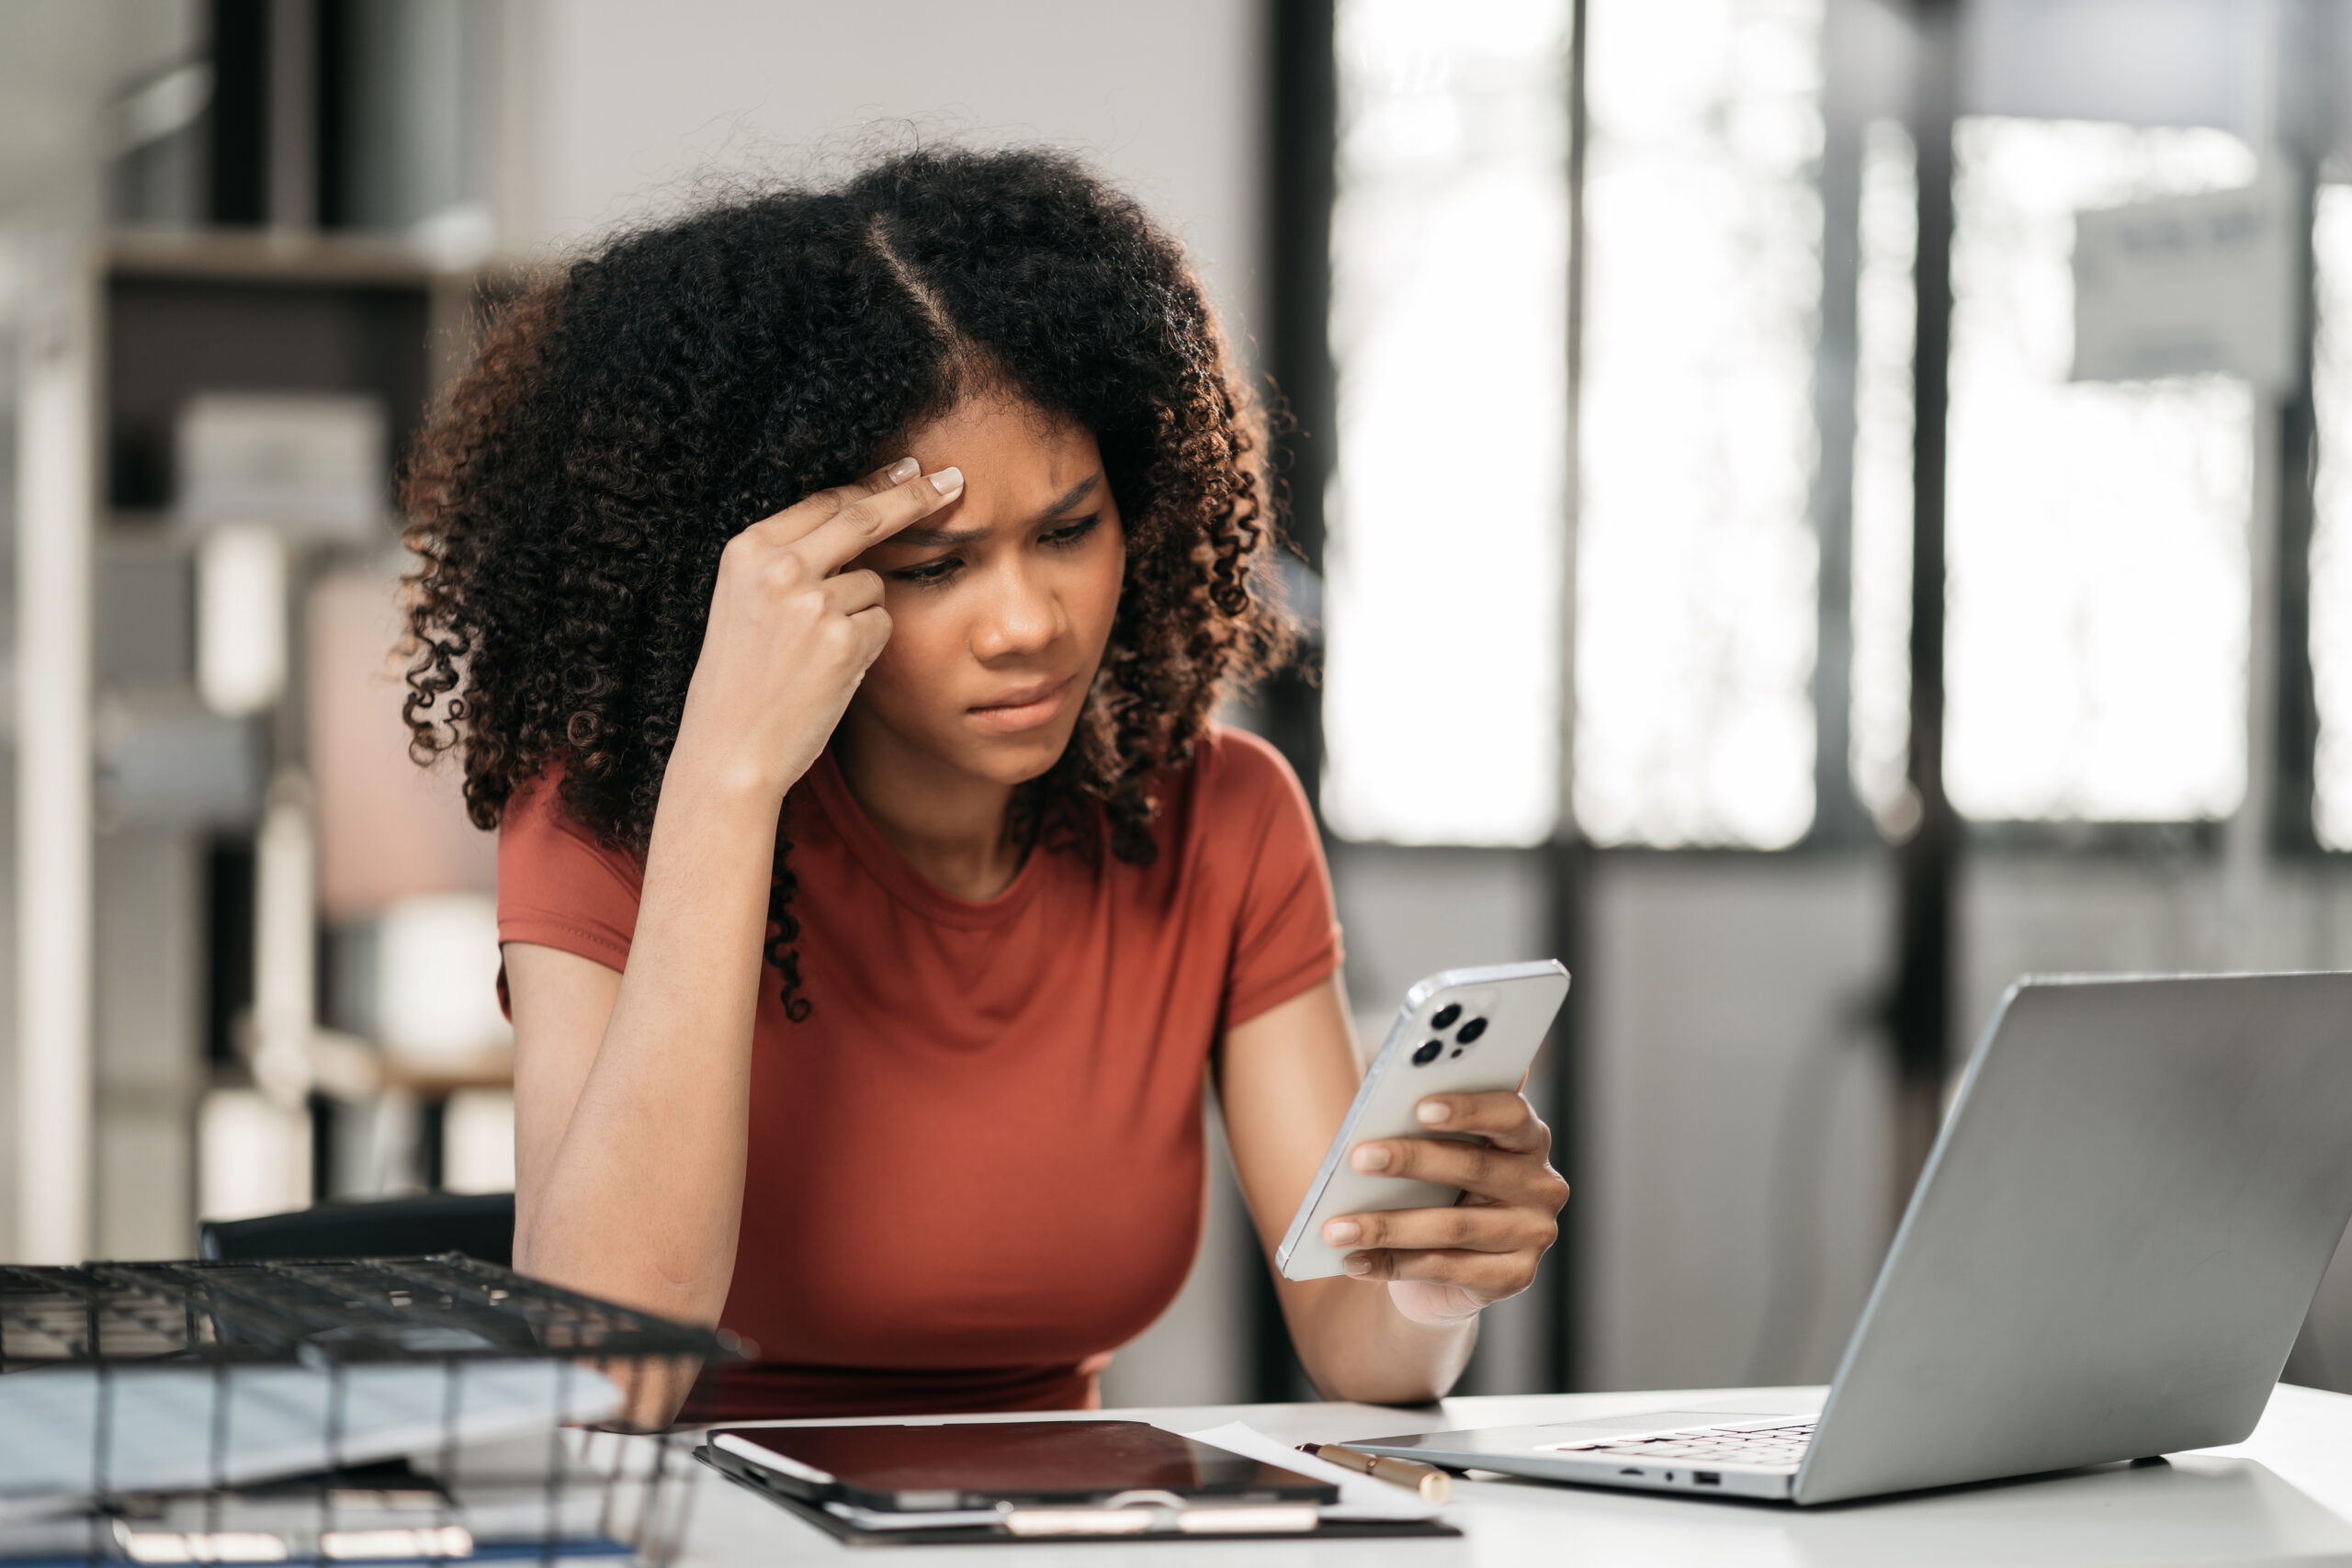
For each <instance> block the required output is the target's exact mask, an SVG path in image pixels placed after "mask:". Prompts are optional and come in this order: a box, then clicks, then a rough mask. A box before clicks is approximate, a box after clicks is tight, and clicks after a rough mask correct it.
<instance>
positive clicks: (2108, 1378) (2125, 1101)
mask: <svg viewBox="0 0 2352 1568" xmlns="http://www.w3.org/2000/svg"><path fill="white" fill-rule="evenodd" d="M2347 1220H2352V975H2227V976H2188V977H2174V978H2164V979H2143V978H2120V979H2079V978H2065V979H2030V980H2023V981H2020V982H2018V984H2017V985H2015V986H2013V987H2010V988H2009V992H2008V995H2007V996H2006V997H2005V998H2002V1001H2001V1005H2000V1007H1999V1008H1998V1009H1997V1010H1996V1011H1995V1013H1994V1015H1993V1021H1992V1023H1991V1024H1990V1026H1988V1027H1987V1029H1986V1030H1985V1038H1984V1040H1983V1041H1982V1042H1981V1043H1979V1044H1978V1045H1977V1047H1976V1055H1975V1056H1974V1058H1973V1060H1972V1061H1971V1062H1970V1063H1969V1065H1968V1072H1967V1076H1966V1077H1964V1078H1963V1079H1962V1082H1961V1087H1960V1094H1959V1096H1958V1098H1957V1099H1956V1100H1954V1102H1953V1104H1952V1108H1951V1114H1950V1115H1949V1116H1948V1117H1947V1118H1946V1119H1945V1122H1944V1125H1943V1131H1942V1134H1941V1135H1940V1136H1939V1138H1938V1139H1937V1140H1936V1146H1935V1149H1934V1152H1933V1153H1932V1154H1930V1155H1929V1156H1928V1165H1927V1168H1926V1170H1925V1171H1923V1172H1922V1173H1921V1174H1920V1177H1919V1184H1918V1186H1917V1188H1915V1189H1914V1190H1913V1191H1912V1194H1911V1205H1910V1208H1909V1209H1908V1211H1907V1212H1905V1214H1904V1216H1903V1224H1902V1226H1901V1228H1899V1229H1898V1230H1897V1231H1896V1232H1895V1235H1894V1246H1893V1247H1891V1248H1889V1249H1888V1252H1887V1255H1886V1261H1885V1263H1884V1265H1883V1266H1882V1267H1881V1269H1879V1275H1878V1282H1877V1284H1876V1285H1874V1286H1873V1287H1872V1288H1871V1294H1870V1300H1869V1301H1868V1302H1867V1303H1864V1305H1863V1307H1862V1314H1861V1318H1860V1321H1859V1322H1857V1323H1856V1324H1855V1325H1854V1333H1853V1337H1852V1338H1851V1339H1850V1340H1849V1341H1848V1343H1847V1346H1846V1354H1845V1356H1844V1358H1843V1359H1841V1360H1840V1361H1839V1363H1838V1376H1837V1381H1836V1382H1833V1383H1832V1384H1831V1385H1830V1389H1829V1398H1828V1402H1827V1403H1826V1404H1825V1405H1824V1406H1823V1407H1822V1409H1821V1411H1820V1413H1819V1414H1818V1415H1817V1416H1815V1415H1814V1414H1811V1413H1808V1412H1802V1411H1792V1412H1785V1413H1780V1414H1770V1413H1761V1412H1758V1411H1754V1410H1750V1411H1744V1412H1742V1411H1733V1412H1724V1411H1714V1412H1710V1411H1693V1410H1679V1411H1652V1412H1647V1413H1645V1414H1642V1415H1635V1416H1624V1417H1622V1418H1618V1419H1613V1420H1608V1421H1582V1422H1575V1423H1568V1424H1563V1425H1555V1426H1548V1427H1502V1428H1496V1429H1492V1430H1486V1431H1466V1432H1436V1433H1430V1434H1424V1435H1419V1436H1412V1437H1400V1438H1384V1439H1381V1440H1378V1441H1374V1442H1361V1441H1358V1440H1356V1439H1354V1438H1350V1439H1349V1445H1350V1446H1351V1447H1352V1448H1359V1449H1364V1450H1369V1451H1371V1452H1373V1453H1385V1454H1397V1455H1401V1456H1403V1457H1405V1458H1408V1459H1416V1460H1420V1461H1424V1462H1427V1463H1431V1464H1440V1465H1444V1466H1447V1467H1449V1468H1452V1469H1455V1470H1469V1469H1478V1470H1492V1471H1501V1472H1507V1473H1510V1474H1513V1475H1523V1476H1532V1477H1537V1478H1541V1479H1544V1480H1549V1481H1573V1482H1582V1483H1590V1484H1594V1485H1601V1486H1623V1487H1636V1488H1644V1489H1649V1490H1669V1491H1675V1492H1698V1493H1706V1494H1715V1495H1735V1496H1743V1497H1758V1498H1770V1499H1776V1500H1781V1501H1789V1502H1795V1503H1801V1504H1803V1503H1834V1502H1838V1501H1839V1500H1841V1499H1845V1498H1849V1497H1869V1496H1874V1495H1880V1494H1883V1493H1890V1492H1906V1491H1912V1490H1915V1489H1917V1488H1920V1487H1928V1486H1950V1485H1954V1484H1957V1483H1962V1482H1971V1481H1989V1480H1995V1479H1997V1478H2000V1477H2004V1476H2016V1475H2030V1474H2036V1473H2040V1472H2047V1471H2056V1470H2065V1469H2071V1468H2073V1467H2075V1466H2078V1465H2086V1464H2101V1463H2106V1462H2109V1461H2116V1460H2130V1459H2138V1458H2143V1457H2147V1456H2152V1455H2156V1454H2164V1453H2172V1452H2177V1451H2178V1450H2183V1449H2199V1448H2209V1447H2212V1446H2215V1445H2218V1444H2222V1443H2234V1442H2237V1441H2240V1440H2241V1439H2243V1438H2245V1436H2246V1435H2247V1434H2248V1433H2250V1432H2251V1431H2253V1430H2254V1425H2255V1422H2256V1420H2258V1419H2259V1418H2260V1417H2261V1415H2262V1411H2263V1406H2264V1405H2265V1404H2266V1403H2267V1401H2268V1399H2269V1397H2270V1390H2271V1387H2272V1385H2274V1384H2275V1383H2276V1382H2278V1374H2279V1371H2280V1370H2281V1369H2282V1368H2283V1367H2284V1366H2285V1365H2286V1361H2287V1352H2288V1350H2289V1348H2291V1347H2292V1345H2293V1344H2294V1339H2295V1334H2296V1331H2297V1330H2298V1328H2300V1326H2301V1324H2302V1320H2303V1315H2304V1314H2305V1313H2306V1312H2308V1311H2309V1310H2310V1307H2311V1303H2312V1296H2313V1295H2314V1294H2315V1293H2316V1292H2318V1289H2319V1281H2320V1276H2321V1275H2322V1274H2323V1273H2324V1272H2325V1270H2326V1269H2327V1264H2328V1259H2329V1258H2330V1257H2331V1256H2333V1254H2334V1253H2335V1245H2336V1242H2337V1239H2338V1238H2339V1237H2341V1236H2342V1235H2344V1230H2345V1225H2346V1222H2347Z"/></svg>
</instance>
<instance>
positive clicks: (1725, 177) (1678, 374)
mask: <svg viewBox="0 0 2352 1568" xmlns="http://www.w3.org/2000/svg"><path fill="white" fill-rule="evenodd" d="M1820 20H1821V17H1820V6H1818V5H1817V4H1815V3H1810V0H1730V3H1719V4H1712V5H1701V4H1692V3H1689V0H1684V3H1679V4H1662V3H1660V0H1591V4H1590V8H1589V26H1590V28H1591V38H1590V44H1589V48H1588V50H1587V51H1586V81H1587V101H1588V104H1589V120H1590V137H1591V140H1590V143H1589V149H1588V152H1587V155H1586V187H1585V202H1586V207H1585V210H1586V214H1587V218H1588V220H1589V233H1590V236H1591V240H1590V250H1589V256H1588V261H1589V266H1588V273H1587V278H1588V282H1587V294H1586V306H1585V320H1586V322H1587V328H1586V339H1585V376H1584V387H1583V399H1582V401H1583V430H1582V446H1581V452H1582V463H1583V468H1584V472H1583V493H1582V495H1581V497H1580V503H1579V510H1578V517H1579V534H1580V537H1579V538H1578V541H1577V549H1578V558H1577V634H1576V635H1577V647H1576V669H1577V721H1576V780H1575V797H1576V813H1577V822H1578V824H1579V826H1580V827H1581V828H1582V829H1583V830H1584V832H1585V833H1586V834H1587V835H1588V836H1589V837H1590V838H1591V839H1593V840H1596V841H1599V842H1601V843H1642V844H1661V845H1670V844H1728V845H1744V846H1754V847H1761V848H1774V847H1779V846H1782V845H1786V844H1790V843H1792V842H1794V841H1795V840H1797V839H1799V838H1800V837H1802V836H1803V835H1804V832H1805V830H1806V829H1807V828H1808V827H1809V826H1810V825H1811V823H1812V820H1813V809H1814V778H1813V771H1814V716H1813V705H1812V694H1811V691H1810V682H1811V679H1812V674H1813V666H1814V658H1815V642H1816V636H1815V572H1816V569H1817V565H1818V551H1817V548H1816V542H1815V533H1814V529H1813V525H1812V521H1811V517H1810V514H1809V512H1808V506H1809V502H1810V492H1811V487H1812V482H1813V460H1814V454H1815V430H1814V423H1813V409H1812V395H1813V361H1814V353H1815V335H1816V330H1817V327H1816V323H1817V316H1818V307H1819V302H1820V293H1821V261H1820V239H1821V209H1820V201H1819V194H1818V190H1819V187H1818V163H1819V158H1820V151H1821V140H1822V125H1821V114H1820V107H1819V100H1820V39H1819V33H1820Z"/></svg>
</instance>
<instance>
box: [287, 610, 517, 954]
mask: <svg viewBox="0 0 2352 1568" xmlns="http://www.w3.org/2000/svg"><path fill="white" fill-rule="evenodd" d="M399 594H400V587H399V583H398V582H397V581H396V580H394V579H393V578H392V577H390V576H389V575H385V574H379V573H376V572H370V571H361V570H338V571H331V572H328V573H327V574H325V575H324V576H322V577H321V578H320V579H319V580H318V581H317V582H316V583H315V584H313V585H312V587H311V594H310V603H309V604H308V605H307V607H306V608H307V614H306V615H305V617H304V618H305V621H306V622H307V635H308V637H309V643H310V647H309V654H310V657H309V660H308V662H307V671H306V673H307V677H308V681H309V686H310V690H309V692H308V694H307V696H308V704H307V705H308V709H309V716H310V741H311V746H310V750H311V775H312V779H313V781H314V783H315V784H316V787H317V791H318V842H319V906H320V913H321V914H322V916H323V917H324V918H325V919H327V920H328V921H329V922H340V921H345V920H352V919H362V918H364V917H366V916H368V915H372V914H374V913H376V912H377V911H379V910H380V909H381V908H384V906H385V905H387V904H390V903H391V902H392V901H393V900H395V899H399V898H408V897H416V896H418V895H420V894H435V893H488V892H491V891H492V890H493V889H494V888H495V886H496V883H497V869H498V843H497V840H496V838H495V836H494V835H492V834H489V833H484V832H481V831H480V830H479V829H476V828H475V827H474V826H473V824H472V823H470V822H469V821H468V820H467V819H466V814H465V807H464V805H463V802H462V800H461V798H460V796H459V794H458V768H457V762H456V760H455V759H454V758H452V759H448V760H446V761H443V762H442V763H441V764H440V765H438V766H436V767H435V768H432V769H430V770H427V769H424V768H420V767H418V766H416V765H415V764H414V763H413V762H412V761H409V758H408V735H409V732H408V728H407V726H406V725H405V724H404V723H402V722H401V699H402V698H403V697H404V696H405V695H406V694H407V691H408V688H407V686H406V684H405V683H404V682H402V680H401V668H402V664H401V660H399V659H398V658H397V657H395V656H394V654H393V653H392V651H391V649H392V648H393V645H394V642H395V640H396V639H397V638H398V637H399V635H400V615H399Z"/></svg>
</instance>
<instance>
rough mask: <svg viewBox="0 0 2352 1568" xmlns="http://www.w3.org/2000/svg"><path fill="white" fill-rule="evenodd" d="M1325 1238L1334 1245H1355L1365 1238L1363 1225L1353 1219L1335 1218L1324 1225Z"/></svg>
mask: <svg viewBox="0 0 2352 1568" xmlns="http://www.w3.org/2000/svg"><path fill="white" fill-rule="evenodd" d="M1323 1239H1324V1240H1325V1241H1328V1242H1329V1243H1330V1244H1331V1245H1332V1246H1333V1247H1353V1246H1354V1245H1355V1244H1356V1243H1357V1242H1359V1241H1362V1240H1363V1226H1362V1225H1360V1224H1356V1223H1355V1221H1353V1220H1333V1221H1332V1222H1331V1223H1330V1224H1328V1225H1325V1226H1324V1227H1323Z"/></svg>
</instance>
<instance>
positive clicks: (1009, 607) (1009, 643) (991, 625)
mask: <svg viewBox="0 0 2352 1568" xmlns="http://www.w3.org/2000/svg"><path fill="white" fill-rule="evenodd" d="M1061 632H1062V613H1061V603H1060V601H1059V600H1057V598H1056V597H1055V596H1054V594H1053V593H1052V592H1050V591H1049V590H1048V589H1047V588H1046V584H1045V583H1044V582H1042V581H1039V580H1038V579H1037V577H1036V575H1035V573H1033V572H1029V571H1025V570H1021V569H1020V568H1019V567H1014V568H1011V569H1009V570H1006V571H1005V572H1004V573H1003V574H1002V576H1001V581H1000V582H999V583H998V584H997V591H996V592H994V593H993V594H991V595H990V596H989V608H988V610H987V612H986V614H985V615H984V616H983V617H982V619H981V622H980V625H979V627H978V635H977V636H976V637H974V638H973V651H974V652H976V653H978V655H979V656H980V658H982V659H984V660H997V659H1009V658H1016V657H1018V656H1020V655H1022V654H1026V653H1035V652H1036V651H1037V650H1039V649H1044V648H1047V647H1050V646H1051V645H1052V643H1053V641H1054V639H1055V638H1056V637H1059V636H1060V635H1061Z"/></svg>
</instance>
